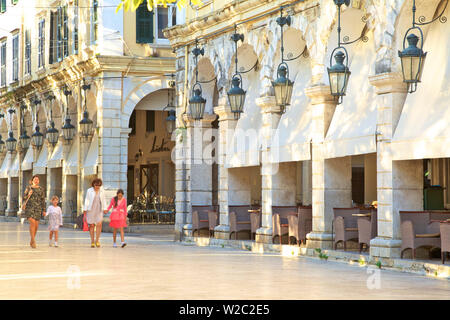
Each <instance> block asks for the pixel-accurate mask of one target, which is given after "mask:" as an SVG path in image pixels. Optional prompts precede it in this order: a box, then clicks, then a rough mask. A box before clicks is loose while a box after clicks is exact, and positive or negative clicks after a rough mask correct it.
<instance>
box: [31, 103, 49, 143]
mask: <svg viewBox="0 0 450 320" xmlns="http://www.w3.org/2000/svg"><path fill="white" fill-rule="evenodd" d="M37 108H38V109H37V110H36V114H37V118H36V119H34V124H35V125H34V126H35V127H36V125H38V126H39V131H40V132H41V133H42V134H43V135H45V133H46V132H47V111H46V109H45V105H44V104H43V103H41V104H38V105H37ZM33 129H35V128H33ZM33 132H34V130H33Z"/></svg>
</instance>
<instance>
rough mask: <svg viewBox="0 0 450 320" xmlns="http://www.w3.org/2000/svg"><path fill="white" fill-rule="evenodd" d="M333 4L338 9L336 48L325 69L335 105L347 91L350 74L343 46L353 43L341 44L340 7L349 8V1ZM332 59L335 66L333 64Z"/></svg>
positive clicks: (342, 0)
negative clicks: (335, 100) (335, 101)
mask: <svg viewBox="0 0 450 320" xmlns="http://www.w3.org/2000/svg"><path fill="white" fill-rule="evenodd" d="M334 3H335V4H336V6H337V7H338V28H337V31H338V46H337V47H336V48H334V50H333V51H332V52H331V55H330V67H329V68H327V70H328V79H329V81H330V92H331V95H332V96H333V97H335V98H336V99H337V104H341V103H342V100H343V97H344V96H345V93H346V91H347V85H348V81H349V78H350V74H351V72H350V69H349V68H348V53H347V50H346V49H345V48H344V47H343V45H345V44H351V43H353V42H355V41H350V42H341V6H342V5H343V4H345V5H346V6H349V5H350V0H334ZM364 41H366V40H364ZM344 52H345V53H344ZM335 53H336V54H335ZM333 58H334V60H335V64H333Z"/></svg>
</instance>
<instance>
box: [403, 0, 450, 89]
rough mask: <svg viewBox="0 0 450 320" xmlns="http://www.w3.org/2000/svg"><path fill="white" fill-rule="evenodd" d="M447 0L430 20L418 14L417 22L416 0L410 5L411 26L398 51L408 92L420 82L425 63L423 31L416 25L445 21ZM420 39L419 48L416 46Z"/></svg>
mask: <svg viewBox="0 0 450 320" xmlns="http://www.w3.org/2000/svg"><path fill="white" fill-rule="evenodd" d="M447 5H448V0H447V1H446V3H445V6H443V9H442V12H441V13H440V14H439V15H438V16H436V17H435V18H434V19H432V20H431V21H428V22H425V17H424V16H420V17H419V22H416V0H413V6H412V27H411V28H409V29H408V30H407V31H406V33H405V36H404V38H403V51H399V52H398V56H399V57H400V61H401V64H402V74H403V82H405V83H407V84H408V92H409V93H413V92H415V91H416V90H417V83H419V82H420V80H421V77H422V72H423V66H424V64H425V58H426V56H427V53H426V52H423V50H422V49H423V32H422V29H420V27H418V25H422V26H423V25H426V24H430V23H433V22H434V21H436V20H439V21H440V22H441V23H445V22H447V18H446V17H445V16H443V14H444V12H445V9H446V8H447ZM413 30H417V31H418V33H419V34H420V38H419V37H418V36H417V35H416V34H414V33H412V31H413ZM419 40H420V48H419V47H418V46H417V44H418V42H419ZM406 41H408V47H406Z"/></svg>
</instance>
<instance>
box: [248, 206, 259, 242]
mask: <svg viewBox="0 0 450 320" xmlns="http://www.w3.org/2000/svg"><path fill="white" fill-rule="evenodd" d="M251 209H252V210H258V212H250V227H251V238H250V239H252V240H253V239H255V238H256V230H258V229H259V228H261V207H258V206H252V208H251Z"/></svg>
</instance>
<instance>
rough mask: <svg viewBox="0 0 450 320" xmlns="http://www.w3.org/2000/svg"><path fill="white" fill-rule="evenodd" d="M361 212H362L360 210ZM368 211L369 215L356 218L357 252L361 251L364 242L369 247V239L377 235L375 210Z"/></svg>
mask: <svg viewBox="0 0 450 320" xmlns="http://www.w3.org/2000/svg"><path fill="white" fill-rule="evenodd" d="M361 213H363V211H362V210H361ZM368 213H370V217H367V218H366V217H360V218H358V219H357V223H358V242H359V252H361V251H362V247H363V245H364V244H365V245H366V246H367V247H369V245H370V240H372V239H373V238H375V237H376V236H377V211H376V210H370V211H369V212H368Z"/></svg>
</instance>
